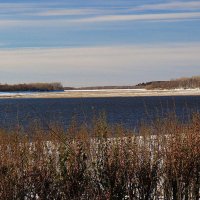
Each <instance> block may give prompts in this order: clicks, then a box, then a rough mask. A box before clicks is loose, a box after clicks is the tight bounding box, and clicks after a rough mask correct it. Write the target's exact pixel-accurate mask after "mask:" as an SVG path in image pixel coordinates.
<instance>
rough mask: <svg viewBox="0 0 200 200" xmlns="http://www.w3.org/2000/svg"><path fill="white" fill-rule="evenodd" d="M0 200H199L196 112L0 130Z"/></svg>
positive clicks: (198, 122) (199, 139) (199, 132)
mask: <svg viewBox="0 0 200 200" xmlns="http://www.w3.org/2000/svg"><path fill="white" fill-rule="evenodd" d="M0 152H1V154H0V199H8V200H9V199H99V200H104V199H105V200H106V199H138V200H151V199H152V200H154V199H156V200H157V199H166V200H172V199H173V200H183V199H185V200H189V199H191V200H199V199H200V115H199V114H194V115H193V116H192V118H191V121H190V122H189V123H187V124H182V123H180V122H179V121H178V120H177V119H176V117H174V116H172V117H168V118H166V119H158V120H156V121H155V122H153V123H152V124H150V125H145V124H143V125H141V128H140V129H139V131H138V133H133V132H132V131H131V130H126V129H124V128H123V127H121V126H120V125H116V126H113V127H111V126H109V125H108V124H107V123H106V121H105V120H102V119H101V120H95V121H94V123H93V126H92V127H91V126H90V127H87V126H86V125H82V126H80V127H78V126H77V125H76V123H72V125H71V126H70V127H69V129H68V130H67V133H66V132H65V131H64V130H62V129H61V128H60V127H59V126H57V125H48V127H47V129H42V128H41V129H39V128H38V127H34V126H33V127H31V129H30V130H29V132H27V133H21V132H19V130H18V131H13V132H12V133H10V132H9V133H6V132H3V131H1V133H0Z"/></svg>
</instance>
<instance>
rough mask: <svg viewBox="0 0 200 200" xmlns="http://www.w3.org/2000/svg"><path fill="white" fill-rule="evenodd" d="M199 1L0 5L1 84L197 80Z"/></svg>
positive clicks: (106, 0)
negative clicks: (194, 77) (186, 77)
mask: <svg viewBox="0 0 200 200" xmlns="http://www.w3.org/2000/svg"><path fill="white" fill-rule="evenodd" d="M199 55H200V1H199V0H198V1H197V0H196V1H195V0H190V1H188V0H185V1H176V0H140V1H139V0H73V1H68V0H65V1H64V0H57V1H53V0H48V1H46V0H43V1H42V0H34V1H33V0H29V1H27V0H26V1H25V0H24V1H23V0H21V1H20V0H17V1H14V0H13V1H10V0H7V1H0V82H1V83H5V82H7V83H19V82H38V81H39V82H49V81H61V82H62V83H63V84H64V85H69V86H88V85H132V84H135V83H138V82H143V81H151V80H167V79H171V78H176V77H181V76H193V75H200V56H199Z"/></svg>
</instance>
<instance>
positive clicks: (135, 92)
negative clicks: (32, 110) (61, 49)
mask: <svg viewBox="0 0 200 200" xmlns="http://www.w3.org/2000/svg"><path fill="white" fill-rule="evenodd" d="M197 95H200V89H176V90H145V89H108V90H78V91H74V90H67V91H64V92H34V93H33V92H29V93H27V92H26V93H25V92H24V93H23V92H18V93H6V92H5V93H4V92H1V93H0V98H1V99H3V98H85V97H140V96H197Z"/></svg>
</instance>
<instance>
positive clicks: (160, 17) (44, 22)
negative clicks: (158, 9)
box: [0, 12, 200, 28]
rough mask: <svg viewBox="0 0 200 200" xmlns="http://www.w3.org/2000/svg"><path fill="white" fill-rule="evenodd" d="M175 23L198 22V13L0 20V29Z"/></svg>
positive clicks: (199, 13) (199, 18)
mask: <svg viewBox="0 0 200 200" xmlns="http://www.w3.org/2000/svg"><path fill="white" fill-rule="evenodd" d="M173 20H174V21H177V20H200V12H187V13H168V14H138V15H135V14H134V15H131V14H130V15H103V16H95V17H94V16H91V17H88V18H82V17H81V18H80V17H79V18H76V19H74V18H72V19H59V20H57V19H27V20H24V19H16V20H8V19H0V28H4V27H13V26H39V27H41V26H51V27H54V26H55V27H56V26H76V25H78V24H84V23H98V22H102V23H103V22H105V23H106V22H120V21H147V22H148V21H150V22H151V21H163V22H164V21H173Z"/></svg>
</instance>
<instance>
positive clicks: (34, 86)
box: [0, 82, 64, 92]
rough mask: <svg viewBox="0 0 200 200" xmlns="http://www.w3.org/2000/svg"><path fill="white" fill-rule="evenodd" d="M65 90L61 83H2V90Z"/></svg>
mask: <svg viewBox="0 0 200 200" xmlns="http://www.w3.org/2000/svg"><path fill="white" fill-rule="evenodd" d="M48 91H64V88H63V86H62V84H61V83H58V82H54V83H29V84H28V83H27V84H26V83H23V84H15V85H9V84H0V92H48Z"/></svg>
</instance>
